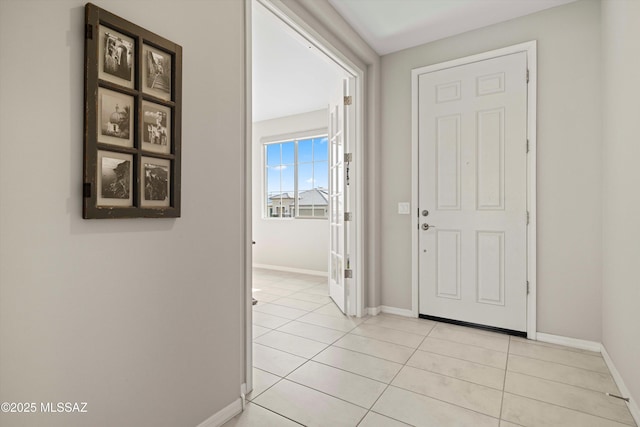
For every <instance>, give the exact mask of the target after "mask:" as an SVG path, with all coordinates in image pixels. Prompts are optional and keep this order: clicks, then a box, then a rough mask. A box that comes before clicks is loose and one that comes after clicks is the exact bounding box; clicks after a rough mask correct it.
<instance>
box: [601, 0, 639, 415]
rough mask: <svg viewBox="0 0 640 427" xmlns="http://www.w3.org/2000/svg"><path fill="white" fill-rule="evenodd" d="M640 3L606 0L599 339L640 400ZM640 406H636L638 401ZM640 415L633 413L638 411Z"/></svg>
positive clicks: (603, 22) (603, 44)
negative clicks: (639, 187) (639, 140)
mask: <svg viewBox="0 0 640 427" xmlns="http://www.w3.org/2000/svg"><path fill="white" fill-rule="evenodd" d="M638 22H640V2H637V1H635V0H633V1H632V0H621V1H612V0H605V1H603V2H602V52H603V55H602V56H603V83H604V84H603V94H604V96H603V101H604V108H603V110H604V114H603V117H604V122H603V144H604V149H603V151H602V153H603V159H604V183H603V187H604V191H603V194H604V197H603V202H602V206H603V244H604V249H603V251H604V258H603V259H604V262H603V283H602V308H603V311H602V329H603V330H602V341H603V344H604V346H605V348H606V349H607V351H608V353H609V355H610V356H611V358H612V359H613V361H614V363H615V365H616V367H617V369H618V371H619V372H620V374H621V375H622V377H623V378H624V381H625V383H626V385H627V387H628V388H629V391H630V392H631V397H633V398H634V399H635V402H636V405H637V404H639V403H640V369H638V361H640V333H639V326H638V325H640V310H638V306H639V304H640V282H639V281H638V254H640V223H639V222H638V218H639V217H640V192H639V191H638V183H639V182H640V168H638V159H640V144H639V143H638V136H639V135H640V120H638V118H639V117H640V107H639V105H640V104H639V103H638V94H640V80H639V79H638V70H639V69H640V56H638V52H640V28H639V27H638ZM636 410H637V406H636ZM638 415H640V414H638V413H636V416H638Z"/></svg>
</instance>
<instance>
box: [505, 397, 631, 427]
mask: <svg viewBox="0 0 640 427" xmlns="http://www.w3.org/2000/svg"><path fill="white" fill-rule="evenodd" d="M505 393H508V394H511V395H513V396H518V397H522V398H525V399H529V400H534V401H536V402H540V403H545V404H547V405H551V406H555V407H557V408H563V409H567V410H569V411H573V412H579V413H581V414H584V415H588V416H590V417H596V418H601V419H603V420H607V421H613V422H615V423H619V424H624V425H626V426H632V427H636V426H635V425H634V424H635V421H634V424H629V423H626V422H624V421H620V420H615V419H613V418H608V417H603V416H600V415H595V414H591V413H589V412H584V411H581V410H579V409H575V408H569V407H568V406H563V405H559V404H558V403H551V402H547V401H544V400H540V399H535V398H533V397H529V396H523V395H521V394H518V393H515V392H512V391H505ZM627 409H628V408H627ZM505 421H508V420H505ZM508 422H511V421H508Z"/></svg>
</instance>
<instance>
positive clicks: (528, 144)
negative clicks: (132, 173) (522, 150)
mask: <svg viewBox="0 0 640 427" xmlns="http://www.w3.org/2000/svg"><path fill="white" fill-rule="evenodd" d="M528 152H529V139H527V153H528Z"/></svg>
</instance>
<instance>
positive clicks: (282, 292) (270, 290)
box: [253, 285, 296, 297]
mask: <svg viewBox="0 0 640 427" xmlns="http://www.w3.org/2000/svg"><path fill="white" fill-rule="evenodd" d="M260 292H265V293H267V294H269V295H276V296H279V297H286V296H289V295H291V294H295V293H296V291H292V290H289V289H281V288H275V287H272V286H266V285H265V286H258V287H255V286H254V287H253V296H254V297H255V296H256V295H259V293H260Z"/></svg>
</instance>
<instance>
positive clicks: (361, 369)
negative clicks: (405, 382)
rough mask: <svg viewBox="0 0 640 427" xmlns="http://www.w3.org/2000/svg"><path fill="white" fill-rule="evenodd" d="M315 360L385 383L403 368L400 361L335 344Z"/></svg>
mask: <svg viewBox="0 0 640 427" xmlns="http://www.w3.org/2000/svg"><path fill="white" fill-rule="evenodd" d="M313 360H315V361H318V362H320V363H324V364H325V365H331V366H334V367H336V368H340V369H344V370H345V371H349V372H353V373H354V374H358V375H363V376H365V377H368V378H371V379H374V380H376V381H381V382H384V383H390V382H391V380H392V379H393V377H395V376H396V374H397V373H398V372H399V371H400V369H401V368H402V365H401V364H399V363H395V362H391V361H389V360H384V359H380V358H378V357H373V356H369V355H367V354H362V353H358V352H355V351H351V350H347V349H344V348H340V347H335V346H331V347H328V348H327V349H325V350H324V351H322V353H320V354H318V355H317V356H316V357H314V358H313Z"/></svg>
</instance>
